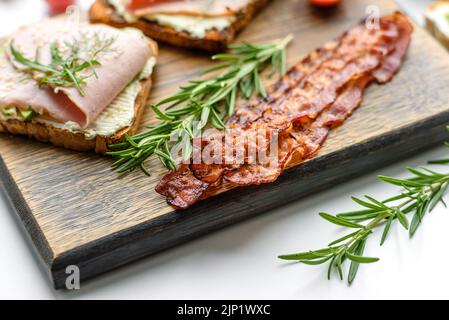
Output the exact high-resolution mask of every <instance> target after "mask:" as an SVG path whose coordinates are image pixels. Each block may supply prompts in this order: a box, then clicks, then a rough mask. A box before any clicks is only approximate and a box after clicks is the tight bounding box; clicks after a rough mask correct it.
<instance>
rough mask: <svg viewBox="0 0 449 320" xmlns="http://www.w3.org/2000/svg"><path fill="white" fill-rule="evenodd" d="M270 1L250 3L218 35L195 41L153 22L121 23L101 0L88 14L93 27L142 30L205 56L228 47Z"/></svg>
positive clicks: (115, 13) (208, 32) (215, 31)
mask: <svg viewBox="0 0 449 320" xmlns="http://www.w3.org/2000/svg"><path fill="white" fill-rule="evenodd" d="M270 1H271V0H253V1H251V2H250V3H249V4H248V6H247V7H246V8H244V9H242V10H241V11H239V12H237V13H236V19H235V22H234V23H233V24H232V25H231V26H230V27H229V28H226V29H224V30H222V31H217V30H208V31H207V32H206V36H205V37H204V38H202V39H197V38H194V37H192V36H190V35H189V34H188V33H187V32H178V31H176V30H175V29H174V28H171V27H166V26H161V25H159V24H158V23H156V22H151V21H148V20H143V19H141V20H139V21H137V22H135V23H128V22H127V21H125V20H124V19H123V18H122V17H121V16H120V15H119V14H118V13H117V12H116V11H115V10H114V8H113V7H112V6H111V5H109V4H108V3H107V2H106V1H105V0H96V1H95V3H94V4H93V5H92V7H91V8H90V11H89V17H90V20H91V22H93V23H104V24H108V25H111V26H114V27H116V28H123V27H134V28H137V29H140V30H142V31H143V32H144V33H145V34H146V35H147V36H149V37H150V38H152V39H154V40H156V41H161V42H165V43H168V44H171V45H174V46H178V47H183V48H192V49H200V50H205V51H209V52H218V51H223V50H225V49H226V48H227V45H228V44H229V43H231V42H232V41H233V40H234V39H235V37H236V35H237V33H238V32H239V31H241V30H242V29H243V28H244V27H245V26H246V25H248V23H249V22H250V21H251V20H252V19H253V18H254V16H255V15H256V14H257V13H258V12H259V11H261V10H262V9H263V8H264V7H265V6H266V5H267V4H268V3H269V2H270Z"/></svg>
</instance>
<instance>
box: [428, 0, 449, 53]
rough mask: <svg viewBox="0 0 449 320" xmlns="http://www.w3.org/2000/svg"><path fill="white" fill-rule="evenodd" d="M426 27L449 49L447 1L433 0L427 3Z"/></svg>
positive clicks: (448, 5) (448, 4)
mask: <svg viewBox="0 0 449 320" xmlns="http://www.w3.org/2000/svg"><path fill="white" fill-rule="evenodd" d="M426 28H427V29H428V30H429V31H430V32H431V33H432V34H433V36H434V37H435V38H437V39H438V40H439V41H440V42H441V43H442V44H443V45H444V46H445V47H446V48H447V49H449V1H435V2H433V3H432V4H430V5H429V7H428V8H427V11H426Z"/></svg>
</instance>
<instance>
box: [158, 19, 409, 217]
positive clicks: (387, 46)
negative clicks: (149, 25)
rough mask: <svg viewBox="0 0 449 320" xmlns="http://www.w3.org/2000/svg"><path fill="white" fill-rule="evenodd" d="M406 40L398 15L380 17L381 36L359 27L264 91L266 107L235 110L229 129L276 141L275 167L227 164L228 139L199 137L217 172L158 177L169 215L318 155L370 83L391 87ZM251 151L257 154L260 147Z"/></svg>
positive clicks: (202, 167)
mask: <svg viewBox="0 0 449 320" xmlns="http://www.w3.org/2000/svg"><path fill="white" fill-rule="evenodd" d="M411 33H412V26H411V24H410V23H409V21H408V19H407V18H406V17H405V16H403V15H402V14H400V13H395V14H393V15H391V16H386V17H382V18H381V19H380V22H379V28H374V29H373V28H369V27H367V25H366V24H365V22H364V21H362V22H361V23H360V24H358V25H356V26H354V27H353V28H351V29H350V30H349V31H347V32H345V33H344V34H343V35H342V36H341V37H340V38H338V39H337V40H336V41H335V42H332V43H329V44H327V45H325V46H323V47H322V48H320V49H318V50H316V51H314V52H313V53H312V54H310V55H309V56H308V57H306V58H305V59H303V60H302V61H301V62H299V63H298V64H297V65H296V66H294V67H293V68H292V69H291V70H290V71H289V72H288V73H287V74H286V75H285V76H284V77H283V78H282V79H281V80H280V81H279V82H278V83H276V84H275V85H274V86H273V87H272V88H271V89H270V90H269V97H268V98H267V99H259V100H255V101H252V102H250V103H248V104H246V105H244V106H243V107H241V108H239V110H237V112H236V113H235V114H234V115H233V116H232V117H231V118H230V119H229V120H228V122H227V127H228V128H229V129H232V130H234V131H237V135H236V136H237V137H245V136H251V135H254V133H255V132H256V131H255V129H257V130H259V129H263V132H265V137H263V138H262V139H266V140H267V141H269V140H271V139H273V137H275V136H276V137H277V139H278V144H277V147H276V151H277V153H276V158H274V160H276V161H269V162H260V161H259V163H258V162H256V163H254V161H252V159H251V158H249V157H248V156H246V158H245V161H244V163H232V162H230V161H228V159H227V158H226V153H227V150H224V149H225V148H223V146H224V145H225V144H224V143H223V141H225V140H226V138H225V135H226V133H224V134H222V135H223V138H222V139H220V138H218V139H217V137H213V139H212V140H210V139H208V138H207V137H206V138H204V137H203V139H202V141H201V143H200V145H201V148H203V149H204V148H205V147H206V146H207V147H208V148H210V144H213V143H217V144H219V146H220V147H215V148H210V149H213V150H218V153H219V154H218V156H219V157H220V156H221V157H222V161H221V163H222V164H216V163H214V164H208V163H201V164H191V165H187V164H182V165H181V166H180V167H179V168H178V169H177V170H176V171H172V172H170V173H169V174H167V175H166V176H165V177H163V179H162V180H161V182H160V183H159V184H158V186H157V187H156V191H157V192H158V193H160V194H162V195H164V196H166V197H167V201H168V203H169V204H171V205H172V206H174V207H175V208H178V209H185V208H187V207H189V206H191V205H192V204H194V203H195V202H196V201H198V200H200V199H202V198H205V197H208V196H209V195H210V194H212V193H213V192H214V190H216V188H217V187H219V186H220V185H221V184H223V183H228V184H231V185H233V186H248V185H258V184H262V183H270V182H273V181H275V180H276V179H277V178H278V176H279V175H280V174H281V173H282V171H283V170H284V169H285V168H287V167H289V166H291V165H297V164H299V163H300V162H302V161H304V160H305V159H307V158H310V157H311V156H312V155H313V154H314V153H316V151H317V150H318V149H319V148H320V147H321V145H322V144H323V143H324V141H325V139H326V137H327V135H328V133H329V131H330V130H331V129H332V128H333V127H335V126H337V125H339V124H341V123H342V122H343V121H344V120H346V118H348V117H349V116H350V114H351V113H352V112H353V110H354V109H355V108H357V107H358V106H359V105H360V103H361V101H362V97H363V91H364V89H365V88H366V87H367V86H368V85H369V84H370V83H371V82H373V81H377V82H378V83H385V82H387V81H389V80H391V79H392V77H393V76H394V74H395V73H396V72H397V70H398V69H399V67H400V65H401V62H402V59H403V58H404V56H405V53H406V51H407V48H408V46H409V43H410V38H411ZM236 141H237V140H236ZM269 145H270V144H268V143H265V144H262V146H263V148H266V150H263V149H262V151H264V153H266V152H265V151H270V149H269V147H267V146H269ZM256 147H257V148H258V150H260V149H261V145H260V143H259V144H258V145H256ZM250 148H254V146H253V145H251V144H250V142H247V144H246V145H244V150H245V154H246V155H248V154H249V153H248V150H249V149H250ZM231 151H232V148H231ZM220 153H223V154H220Z"/></svg>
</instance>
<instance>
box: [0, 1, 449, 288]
mask: <svg viewBox="0 0 449 320" xmlns="http://www.w3.org/2000/svg"><path fill="white" fill-rule="evenodd" d="M343 2H344V4H343V5H342V6H340V7H339V8H338V9H335V10H329V11H319V10H314V9H313V8H311V7H310V6H308V5H307V1H304V0H277V1H274V2H273V3H272V4H271V5H270V6H269V7H268V8H266V9H265V10H264V11H263V12H262V13H261V14H260V15H259V16H258V17H257V18H256V20H255V21H254V22H253V23H252V24H251V25H250V26H249V27H248V28H247V29H246V30H245V31H244V32H243V33H242V34H241V36H240V37H239V39H238V40H247V41H251V42H268V41H271V40H273V39H277V38H281V37H284V36H286V35H287V34H288V33H293V34H294V35H295V40H294V42H293V43H292V45H291V46H290V47H289V50H288V51H289V52H288V53H289V64H290V65H291V64H293V63H295V62H296V61H298V60H299V59H300V58H301V56H303V55H305V54H306V53H308V52H309V51H311V50H312V49H314V48H316V47H318V46H319V45H321V44H322V43H324V42H325V41H327V40H330V39H332V38H334V37H335V36H337V35H338V34H340V33H341V32H342V31H344V30H345V29H347V28H348V27H350V26H351V25H352V24H354V23H356V22H357V21H358V20H359V19H361V18H362V17H363V16H365V14H366V8H367V6H369V5H372V3H373V1H371V0H351V1H343ZM375 3H376V5H377V6H379V7H380V9H381V12H382V13H386V14H388V13H391V12H392V11H394V10H396V9H397V7H396V5H395V4H394V3H393V2H392V1H387V0H382V1H376V2H375ZM209 63H210V62H209V60H208V56H206V55H203V54H201V53H197V52H189V51H186V50H180V49H176V48H169V47H165V46H161V50H160V58H159V64H158V66H157V71H156V74H155V77H154V80H155V81H154V82H155V84H156V85H155V87H154V90H153V93H152V98H151V101H152V102H155V101H158V100H160V99H161V98H163V97H166V96H167V95H169V94H172V93H174V92H175V91H176V90H177V88H178V86H179V85H180V84H183V83H185V82H186V81H187V80H188V79H192V78H195V77H197V76H198V75H199V72H200V70H202V69H203V68H204V67H205V66H206V65H208V64H209ZM448 84H449V55H448V54H447V52H446V51H445V49H443V48H442V47H441V46H440V45H439V44H438V43H437V42H436V41H435V40H434V39H433V38H431V37H430V36H429V35H428V34H427V33H426V32H425V31H424V30H422V29H421V28H419V27H416V30H415V32H414V34H413V40H412V45H411V48H410V50H409V54H408V57H407V59H406V62H405V63H404V65H403V67H402V69H401V71H400V73H399V74H398V75H397V76H396V77H395V78H394V80H393V81H392V82H391V83H389V84H387V85H384V86H378V85H372V86H371V87H370V88H369V89H368V90H367V92H366V94H365V99H364V102H363V104H362V106H361V107H360V108H359V109H358V110H357V111H356V112H355V114H354V115H353V116H352V117H351V118H350V119H349V120H348V121H346V122H345V124H344V125H343V126H341V127H339V128H337V129H336V130H334V131H333V132H332V134H331V135H330V137H329V139H328V140H327V142H326V144H325V146H324V148H323V149H322V150H321V151H320V152H319V154H318V155H317V156H316V157H315V158H313V159H311V160H309V161H307V162H306V163H304V164H302V165H300V166H298V167H295V168H292V169H290V170H288V171H287V172H286V173H285V174H284V175H283V176H282V177H281V178H280V179H279V180H278V181H277V182H276V183H273V184H270V185H263V186H259V187H250V188H242V189H239V190H231V191H228V192H225V193H223V194H220V195H217V196H215V197H213V198H210V199H208V200H206V201H203V202H201V203H199V204H197V205H195V206H194V207H192V208H191V209H189V210H187V211H183V212H175V211H173V209H172V208H171V207H169V206H168V205H167V204H166V203H165V200H164V198H162V197H161V196H159V195H158V194H157V193H156V192H155V191H154V186H155V184H156V183H157V181H159V179H160V178H161V176H162V175H163V174H164V173H165V169H163V168H162V167H161V165H160V164H159V163H158V161H157V160H152V161H150V162H149V163H148V165H147V167H148V168H150V169H151V171H152V172H153V175H152V177H146V176H145V175H143V174H141V173H140V172H139V171H135V172H132V173H130V174H126V175H118V174H116V173H115V172H114V171H112V169H111V168H110V164H111V162H112V161H111V159H109V158H107V157H102V156H98V155H95V154H86V153H78V152H71V151H67V150H64V149H59V148H54V147H51V146H49V145H46V144H41V143H38V142H35V141H29V140H27V139H24V138H19V137H13V136H7V135H1V136H0V154H1V160H2V161H0V177H1V186H2V187H3V188H4V189H5V191H6V193H7V195H8V198H9V199H10V200H11V203H12V205H13V206H14V208H15V209H16V211H17V214H18V216H19V217H20V219H21V220H22V222H23V224H24V225H25V227H26V229H27V230H28V233H29V235H30V238H31V239H32V241H33V242H34V244H35V246H36V248H37V250H38V252H39V255H40V256H41V257H42V260H43V262H44V263H45V265H46V266H47V269H48V271H49V275H50V278H51V279H52V280H53V282H54V286H55V287H56V288H62V287H64V285H65V279H66V276H67V275H66V273H65V271H66V267H67V266H69V265H77V266H78V267H79V268H80V270H81V279H82V280H85V279H88V278H91V277H93V276H95V275H97V274H99V273H102V272H105V271H108V270H111V269H114V268H116V267H119V266H121V265H124V264H126V263H128V262H131V261H133V260H136V259H139V258H142V257H144V256H146V255H149V254H152V253H155V252H158V251H160V250H163V249H167V248H169V247H172V246H174V245H177V244H181V243H184V242H186V241H188V240H190V239H192V238H195V237H198V236H201V235H203V234H206V233H208V232H211V231H213V230H217V229H219V228H222V227H225V226H228V225H230V224H232V223H235V222H238V221H241V220H243V219H246V218H249V217H251V216H254V215H256V214H259V213H262V212H266V211H268V210H270V209H272V208H275V207H278V206H281V205H283V204H285V203H287V202H289V201H293V200H296V199H298V198H300V197H302V196H305V195H307V194H310V193H315V192H318V191H319V190H322V189H323V188H327V187H331V186H332V187H333V186H335V185H336V183H338V182H340V181H343V180H347V179H348V178H350V177H355V176H357V175H358V174H360V173H361V172H366V171H367V170H371V169H375V168H378V167H380V166H383V165H386V164H388V163H390V162H392V161H395V160H398V159H400V158H403V157H406V156H408V155H411V154H413V153H416V152H417V151H419V150H421V149H424V148H428V147H430V146H432V145H435V144H437V143H439V142H441V141H442V140H444V139H445V138H447V134H446V131H445V129H444V125H445V124H447V123H449V90H448ZM151 118H152V114H151V113H150V112H148V113H147V116H146V119H145V122H146V123H148V122H149V121H151Z"/></svg>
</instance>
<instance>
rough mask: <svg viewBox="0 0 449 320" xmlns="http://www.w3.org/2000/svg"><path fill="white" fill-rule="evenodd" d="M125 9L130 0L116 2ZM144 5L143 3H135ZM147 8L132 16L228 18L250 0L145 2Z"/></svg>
mask: <svg viewBox="0 0 449 320" xmlns="http://www.w3.org/2000/svg"><path fill="white" fill-rule="evenodd" d="M115 1H116V2H117V0H115ZM118 1H120V2H122V4H123V5H124V6H125V7H128V6H129V4H132V1H130V0H118ZM137 2H142V3H145V1H137ZM147 2H148V6H146V7H142V4H140V6H139V8H138V9H136V10H133V11H132V12H133V14H134V15H136V16H138V17H140V16H146V15H149V14H172V15H173V14H175V15H189V16H205V17H214V16H229V15H234V14H235V13H236V12H238V11H240V10H242V9H244V8H246V7H247V6H248V4H249V3H251V2H252V0H214V1H211V0H171V1H170V0H169V1H161V2H157V3H154V2H152V1H147Z"/></svg>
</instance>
